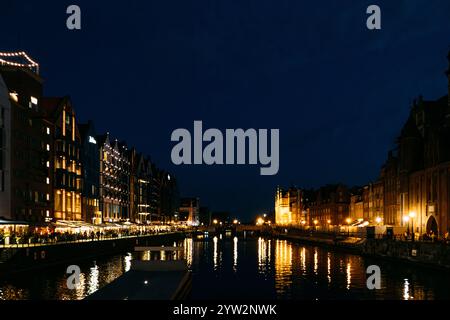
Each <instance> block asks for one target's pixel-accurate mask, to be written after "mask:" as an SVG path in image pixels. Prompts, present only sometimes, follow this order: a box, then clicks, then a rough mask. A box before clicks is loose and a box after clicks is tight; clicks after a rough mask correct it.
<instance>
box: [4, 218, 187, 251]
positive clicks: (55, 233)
mask: <svg viewBox="0 0 450 320" xmlns="http://www.w3.org/2000/svg"><path fill="white" fill-rule="evenodd" d="M175 231H181V232H182V231H187V226H185V225H137V224H132V223H130V222H124V223H103V224H100V225H92V224H88V223H84V222H78V221H57V222H55V223H50V224H47V225H46V226H42V227H35V226H33V227H31V226H29V225H28V224H27V223H26V222H24V221H6V220H0V247H4V248H5V247H23V246H36V245H48V244H56V243H68V242H83V241H100V240H107V239H118V238H131V237H139V236H148V235H155V234H162V233H168V232H175Z"/></svg>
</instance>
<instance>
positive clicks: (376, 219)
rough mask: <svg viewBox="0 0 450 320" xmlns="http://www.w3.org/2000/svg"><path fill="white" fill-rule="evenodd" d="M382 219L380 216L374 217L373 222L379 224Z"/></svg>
mask: <svg viewBox="0 0 450 320" xmlns="http://www.w3.org/2000/svg"><path fill="white" fill-rule="evenodd" d="M382 220H383V219H381V217H376V218H375V222H376V223H377V224H380V223H381V221H382Z"/></svg>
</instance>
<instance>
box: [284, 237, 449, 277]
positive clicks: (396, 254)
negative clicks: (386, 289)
mask: <svg viewBox="0 0 450 320" xmlns="http://www.w3.org/2000/svg"><path fill="white" fill-rule="evenodd" d="M275 237H276V238H278V239H286V240H289V241H292V242H300V243H306V244H310V245H317V246H322V247H328V248H330V249H332V250H343V251H347V252H351V253H354V254H359V255H362V256H368V257H373V258H379V259H384V260H390V261H397V262H406V263H411V264H414V265H417V266H423V267H430V268H434V269H442V270H446V271H450V245H449V244H445V243H437V242H436V243H434V242H419V241H415V242H412V241H398V240H397V241H396V240H388V239H358V238H351V237H350V238H342V239H336V238H333V237H332V236H331V235H330V236H326V235H310V234H305V235H298V234H293V235H291V234H277V235H276V236H275Z"/></svg>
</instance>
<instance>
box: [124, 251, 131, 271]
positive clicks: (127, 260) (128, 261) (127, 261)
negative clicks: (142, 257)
mask: <svg viewBox="0 0 450 320" xmlns="http://www.w3.org/2000/svg"><path fill="white" fill-rule="evenodd" d="M131 260H132V255H131V253H130V252H128V253H127V254H126V255H125V257H124V263H125V272H127V271H129V270H130V269H131Z"/></svg>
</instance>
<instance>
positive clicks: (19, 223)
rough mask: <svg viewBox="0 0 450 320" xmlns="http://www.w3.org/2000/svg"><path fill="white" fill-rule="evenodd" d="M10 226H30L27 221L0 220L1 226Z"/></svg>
mask: <svg viewBox="0 0 450 320" xmlns="http://www.w3.org/2000/svg"><path fill="white" fill-rule="evenodd" d="M2 225H10V226H28V225H29V223H28V222H26V221H13V220H3V219H0V226H2Z"/></svg>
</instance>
